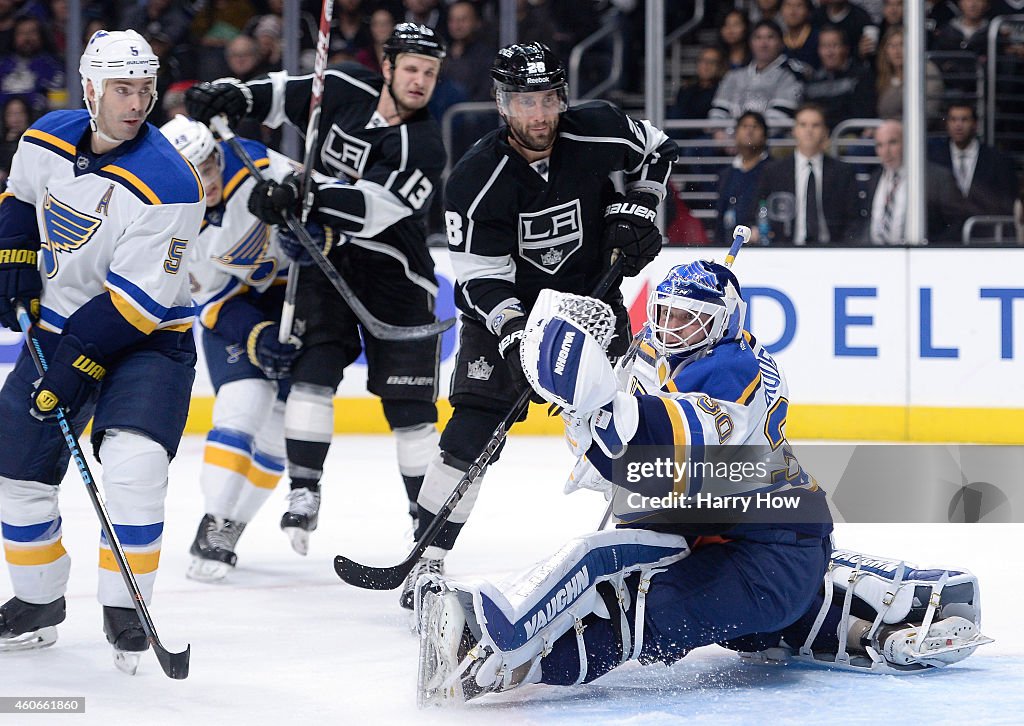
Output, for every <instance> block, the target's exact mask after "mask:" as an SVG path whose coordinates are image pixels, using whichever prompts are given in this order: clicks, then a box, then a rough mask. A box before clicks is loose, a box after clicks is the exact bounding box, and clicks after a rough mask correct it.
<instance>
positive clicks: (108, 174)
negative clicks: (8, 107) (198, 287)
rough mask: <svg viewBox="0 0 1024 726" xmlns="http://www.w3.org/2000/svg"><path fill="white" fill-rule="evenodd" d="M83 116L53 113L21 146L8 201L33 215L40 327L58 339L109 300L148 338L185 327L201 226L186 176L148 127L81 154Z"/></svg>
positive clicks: (183, 164)
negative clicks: (92, 305)
mask: <svg viewBox="0 0 1024 726" xmlns="http://www.w3.org/2000/svg"><path fill="white" fill-rule="evenodd" d="M88 125H89V114H88V112H87V111H85V110H80V111H56V112H53V113H49V114H47V115H46V116H44V117H43V118H42V119H40V120H39V121H38V122H36V124H35V125H33V126H32V128H30V129H29V130H28V131H26V132H25V135H24V136H23V137H22V139H21V142H20V144H19V145H18V152H17V153H16V154H15V156H14V160H13V163H12V169H11V175H10V178H9V179H8V182H7V190H8V193H10V194H12V195H13V196H14V197H15V198H16V199H18V200H20V201H22V202H25V203H27V204H31V205H33V206H34V207H35V210H36V220H37V223H38V226H39V232H40V235H39V236H40V240H41V250H40V255H41V257H42V265H41V272H42V276H43V294H42V298H41V311H40V313H41V321H40V326H41V327H42V328H44V329H46V330H50V331H51V332H60V331H61V330H62V329H63V326H64V324H65V322H66V320H67V319H68V317H70V316H71V315H72V314H73V313H75V311H77V310H78V309H79V308H81V307H82V306H83V305H85V304H86V303H87V302H89V301H90V300H92V299H93V298H95V297H97V296H98V295H100V294H102V293H103V292H105V291H106V292H109V294H110V296H111V299H112V300H113V304H114V307H115V308H116V309H117V311H118V312H119V313H120V314H121V315H122V316H123V317H124V318H125V319H126V320H127V322H128V323H130V324H131V325H132V326H134V327H135V328H136V329H138V330H139V331H140V332H142V333H143V334H146V335H148V334H149V333H152V332H153V331H154V330H157V329H161V330H163V329H170V330H175V331H187V330H188V329H189V328H190V327H191V324H192V317H193V315H192V306H191V302H190V294H189V285H188V269H187V261H188V260H187V257H188V251H189V248H190V247H192V246H193V245H194V243H195V240H196V236H197V234H198V231H199V225H200V222H201V220H202V217H203V210H204V198H203V187H202V183H201V182H200V180H199V177H198V175H197V174H196V172H195V170H194V169H193V168H192V166H191V165H190V164H189V163H188V162H187V161H185V160H184V159H183V158H182V157H181V155H180V154H178V152H177V151H175V149H174V147H173V146H171V144H170V142H168V141H167V140H166V139H165V138H164V137H163V136H162V135H161V134H160V132H159V131H157V130H156V129H155V128H154V127H152V126H150V125H149V124H146V125H145V126H144V127H143V128H142V129H141V130H140V132H139V135H138V136H137V137H136V138H135V139H134V140H132V141H128V142H125V143H124V144H122V145H121V146H120V147H118V148H117V149H115V150H114V151H112V152H110V153H108V154H105V155H103V156H100V157H96V156H94V155H92V154H91V153H89V152H88V145H87V144H86V145H85V147H84V148H78V144H79V141H80V140H81V139H82V136H83V134H84V132H85V130H86V129H87V128H88Z"/></svg>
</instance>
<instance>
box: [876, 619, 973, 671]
mask: <svg viewBox="0 0 1024 726" xmlns="http://www.w3.org/2000/svg"><path fill="white" fill-rule="evenodd" d="M920 634H921V628H920V627H918V626H911V627H906V628H903V629H901V630H897V631H895V632H893V633H891V634H890V635H889V636H888V637H886V639H885V643H884V645H883V646H882V655H883V656H884V657H885V659H886V660H887V661H889V662H890V663H892V664H894V665H897V666H908V665H913V664H915V663H923V664H926V665H935V666H945V665H950V664H951V663H956V662H957V661H961V660H963V659H964V658H966V657H967V656H969V655H970V654H971V653H973V652H974V649H975V648H977V647H978V646H979V645H985V644H986V643H991V642H993V641H992V638H988V637H986V636H984V635H982V634H981V631H980V630H978V628H977V627H976V626H975V625H974V623H972V622H971V621H970V620H967V619H966V618H961V617H958V616H952V617H948V618H945V619H943V620H940V621H938V622H936V623H932V625H931V627H930V628H928V633H927V634H926V635H925V636H924V638H920V642H918V641H919V636H920Z"/></svg>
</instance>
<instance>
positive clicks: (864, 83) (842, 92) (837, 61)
mask: <svg viewBox="0 0 1024 726" xmlns="http://www.w3.org/2000/svg"><path fill="white" fill-rule="evenodd" d="M818 55H819V56H820V57H821V68H820V69H819V70H818V71H816V72H815V73H814V75H813V76H811V80H810V81H808V82H807V84H806V85H805V86H804V100H806V101H812V102H814V103H817V104H819V105H821V106H822V107H823V108H824V109H825V123H826V124H827V125H828V127H829V128H830V129H834V128H835V127H836V126H837V125H838V124H839V123H840V122H842V121H845V120H846V119H848V118H864V117H865V116H868V115H870V114H871V112H872V111H873V110H874V108H875V104H876V103H877V101H876V99H875V79H874V78H873V77H872V75H871V72H870V70H868V68H867V66H865V65H864V64H863V63H860V62H857V61H855V60H853V59H852V58H850V48H849V46H848V45H847V44H846V36H845V35H843V31H841V30H840V29H839V28H837V27H836V26H834V25H826V26H825V27H823V28H822V29H821V30H820V31H819V33H818Z"/></svg>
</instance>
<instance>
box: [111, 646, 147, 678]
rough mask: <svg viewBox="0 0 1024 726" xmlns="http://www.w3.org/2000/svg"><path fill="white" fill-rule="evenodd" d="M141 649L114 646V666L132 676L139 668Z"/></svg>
mask: <svg viewBox="0 0 1024 726" xmlns="http://www.w3.org/2000/svg"><path fill="white" fill-rule="evenodd" d="M143 653H145V651H143V650H118V649H117V648H114V667H115V668H117V669H118V670H119V671H121V672H122V673H127V674H128V675H130V676H134V675H135V674H136V673H137V672H138V670H139V661H140V660H142V654H143Z"/></svg>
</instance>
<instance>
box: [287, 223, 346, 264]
mask: <svg viewBox="0 0 1024 726" xmlns="http://www.w3.org/2000/svg"><path fill="white" fill-rule="evenodd" d="M306 231H307V232H309V236H310V237H311V238H312V239H313V242H315V243H316V246H317V247H318V248H319V249H320V251H321V252H323V253H324V257H326V256H327V255H329V254H330V253H331V250H332V249H333V248H334V242H335V239H336V237H337V235H336V234H335V232H334V230H333V229H331V228H330V227H321V226H320V225H319V224H317V223H316V222H307V223H306ZM277 242H278V244H279V245H280V246H281V251H282V252H284V253H285V255H287V256H288V259H290V260H291V261H292V262H293V263H294V264H296V265H298V266H299V267H309V266H310V265H313V264H316V263H315V261H314V260H313V256H312V255H310V254H309V252H308V251H307V250H306V248H305V247H303V246H302V243H301V242H300V241H299V238H298V237H296V236H295V235H293V234H292V231H291V230H290V229H288V227H287V225H286V226H284V227H281V228H280V229H279V230H278V232H277Z"/></svg>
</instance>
